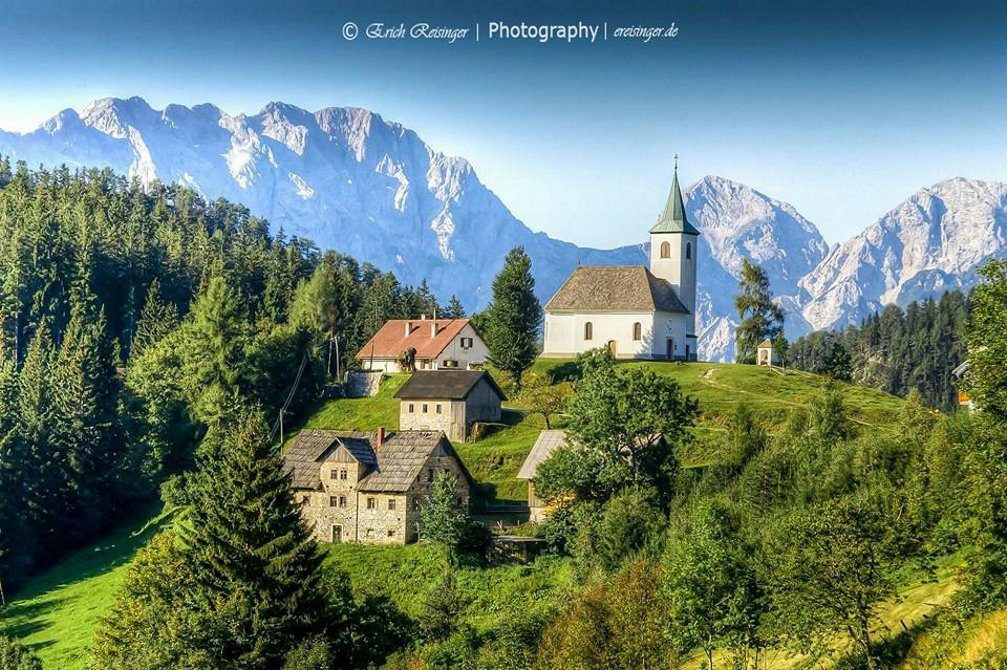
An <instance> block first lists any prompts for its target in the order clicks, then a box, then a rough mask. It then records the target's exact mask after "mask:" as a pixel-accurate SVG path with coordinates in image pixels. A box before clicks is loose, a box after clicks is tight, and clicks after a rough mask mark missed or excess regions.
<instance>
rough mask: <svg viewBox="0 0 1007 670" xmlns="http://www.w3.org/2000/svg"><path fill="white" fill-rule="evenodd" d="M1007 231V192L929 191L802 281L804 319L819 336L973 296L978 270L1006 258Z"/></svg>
mask: <svg viewBox="0 0 1007 670" xmlns="http://www.w3.org/2000/svg"><path fill="white" fill-rule="evenodd" d="M1005 229H1007V184H1003V183H999V182H989V181H979V180H975V179H964V178H961V177H957V178H954V179H948V180H946V181H943V182H940V183H938V184H935V185H934V186H931V187H930V188H924V189H922V190H920V191H919V192H917V193H916V194H914V195H913V196H911V197H910V198H908V199H906V200H905V201H904V202H902V203H901V204H900V205H898V206H897V207H896V208H895V209H893V210H891V211H890V212H888V213H887V214H885V215H884V216H883V217H881V218H880V219H879V220H878V221H877V222H876V223H874V224H873V225H872V226H871V227H869V228H868V229H867V230H865V231H864V232H863V233H861V234H860V235H857V236H856V237H855V238H853V239H852V240H850V241H848V242H846V243H845V244H843V245H841V246H839V247H836V248H835V249H833V250H832V252H831V253H830V254H829V255H828V256H827V257H826V258H825V260H823V261H822V262H821V263H820V264H819V265H818V267H816V268H815V269H814V270H813V271H812V272H810V273H809V274H808V275H807V276H806V277H804V278H803V279H802V280H801V282H800V287H801V289H802V291H804V292H805V293H806V297H805V298H804V300H802V305H801V311H802V313H803V315H804V318H805V319H806V320H807V322H808V323H809V324H810V325H811V326H812V327H813V328H815V329H818V328H831V327H835V326H845V325H846V324H849V323H858V322H859V321H860V320H861V319H862V318H864V317H865V316H867V315H868V314H870V313H871V312H872V311H875V310H877V309H880V308H881V307H882V306H883V305H886V304H889V303H897V304H899V305H906V304H908V303H909V302H912V301H913V300H918V299H921V298H926V297H929V296H936V295H940V294H941V293H943V292H944V291H946V290H949V289H956V288H964V289H968V288H970V287H972V286H973V285H974V284H975V282H976V273H975V268H976V265H977V264H979V263H981V262H982V261H984V260H986V259H988V258H990V257H1002V256H1004V255H1005V250H1007V246H1005V236H1007V230H1005Z"/></svg>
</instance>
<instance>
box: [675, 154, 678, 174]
mask: <svg viewBox="0 0 1007 670" xmlns="http://www.w3.org/2000/svg"><path fill="white" fill-rule="evenodd" d="M675 172H678V154H677V153H676V154H675Z"/></svg>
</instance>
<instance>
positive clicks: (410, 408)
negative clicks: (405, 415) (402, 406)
mask: <svg viewBox="0 0 1007 670" xmlns="http://www.w3.org/2000/svg"><path fill="white" fill-rule="evenodd" d="M415 411H416V405H414V404H412V403H409V413H410V414H412V413H413V412H415Z"/></svg>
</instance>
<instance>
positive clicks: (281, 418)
mask: <svg viewBox="0 0 1007 670" xmlns="http://www.w3.org/2000/svg"><path fill="white" fill-rule="evenodd" d="M280 446H281V447H282V446H283V408H282V407H281V408H280Z"/></svg>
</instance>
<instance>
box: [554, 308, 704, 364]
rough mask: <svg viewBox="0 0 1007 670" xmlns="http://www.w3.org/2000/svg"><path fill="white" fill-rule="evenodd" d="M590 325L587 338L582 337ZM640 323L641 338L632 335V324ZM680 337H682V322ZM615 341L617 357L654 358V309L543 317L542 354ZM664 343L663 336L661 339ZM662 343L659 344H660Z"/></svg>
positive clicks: (587, 348)
mask: <svg viewBox="0 0 1007 670" xmlns="http://www.w3.org/2000/svg"><path fill="white" fill-rule="evenodd" d="M588 323H590V324H591V334H592V337H591V339H590V340H588V339H585V337H584V336H585V333H586V328H587V324H588ZM634 323H639V324H640V339H639V340H636V339H634V337H633V334H634V333H633V324H634ZM682 328H683V330H682V336H683V337H684V335H685V331H684V325H683V327H682ZM613 341H614V342H615V354H616V356H617V357H619V358H655V357H660V354H663V351H664V350H663V348H659V349H660V350H659V351H658V352H657V353H658V356H655V348H654V313H653V312H586V313H577V314H572V313H551V314H546V317H545V337H544V346H543V352H542V355H543V356H546V357H548V356H556V357H566V356H575V355H577V354H580V353H583V352H585V351H590V350H591V349H597V348H598V347H604V346H607V345H608V344H609V342H613ZM661 341H662V343H663V341H664V340H663V339H662V340H661ZM663 346H664V345H663V344H662V345H661V347H663Z"/></svg>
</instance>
